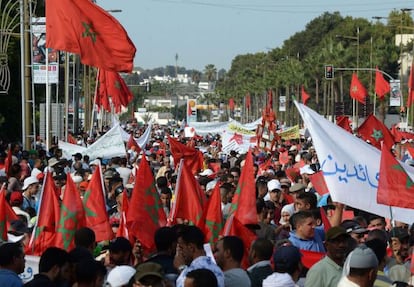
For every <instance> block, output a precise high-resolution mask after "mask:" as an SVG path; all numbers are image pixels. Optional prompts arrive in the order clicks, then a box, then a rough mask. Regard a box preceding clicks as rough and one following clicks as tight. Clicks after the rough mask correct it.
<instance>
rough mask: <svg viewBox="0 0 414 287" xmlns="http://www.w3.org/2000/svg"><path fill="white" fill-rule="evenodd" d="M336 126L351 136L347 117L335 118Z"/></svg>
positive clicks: (349, 122)
mask: <svg viewBox="0 0 414 287" xmlns="http://www.w3.org/2000/svg"><path fill="white" fill-rule="evenodd" d="M336 124H337V125H338V126H340V127H341V128H343V129H344V130H346V131H347V132H349V133H351V134H352V128H351V121H350V120H349V117H348V116H337V117H336Z"/></svg>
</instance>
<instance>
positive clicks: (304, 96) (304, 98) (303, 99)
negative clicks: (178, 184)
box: [302, 85, 310, 106]
mask: <svg viewBox="0 0 414 287" xmlns="http://www.w3.org/2000/svg"><path fill="white" fill-rule="evenodd" d="M309 99H310V96H309V94H308V93H307V92H306V91H305V87H304V86H303V85H302V103H303V104H304V105H305V106H306V103H307V102H308V100H309Z"/></svg>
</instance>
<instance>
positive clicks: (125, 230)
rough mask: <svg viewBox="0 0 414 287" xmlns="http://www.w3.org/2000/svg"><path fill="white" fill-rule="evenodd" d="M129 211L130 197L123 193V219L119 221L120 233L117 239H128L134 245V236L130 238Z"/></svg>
mask: <svg viewBox="0 0 414 287" xmlns="http://www.w3.org/2000/svg"><path fill="white" fill-rule="evenodd" d="M128 210H129V200H128V195H127V193H126V192H123V193H122V208H121V218H120V221H119V227H118V231H117V232H116V237H125V238H126V239H128V240H129V241H130V242H131V244H133V243H134V240H133V238H132V236H129V230H128V227H127V224H126V222H127V218H126V216H127V214H128Z"/></svg>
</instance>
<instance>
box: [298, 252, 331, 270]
mask: <svg viewBox="0 0 414 287" xmlns="http://www.w3.org/2000/svg"><path fill="white" fill-rule="evenodd" d="M300 253H302V264H303V266H305V267H306V268H308V269H310V268H311V267H312V266H313V265H315V264H316V263H318V262H319V261H320V260H321V259H322V258H324V257H325V255H326V254H325V253H324V252H317V251H310V250H304V249H300Z"/></svg>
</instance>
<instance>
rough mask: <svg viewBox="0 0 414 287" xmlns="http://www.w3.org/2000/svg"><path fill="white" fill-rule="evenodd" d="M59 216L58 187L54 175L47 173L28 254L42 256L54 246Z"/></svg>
mask: <svg viewBox="0 0 414 287" xmlns="http://www.w3.org/2000/svg"><path fill="white" fill-rule="evenodd" d="M59 215H60V206H59V200H58V196H57V191H56V186H55V183H54V181H53V178H52V174H51V173H50V172H46V174H45V178H44V182H43V188H42V192H41V197H40V203H39V210H38V212H37V222H36V225H35V227H34V230H33V233H32V237H31V239H30V242H29V246H28V248H27V249H26V254H31V255H38V256H40V255H41V254H42V253H43V251H45V250H46V249H47V248H48V247H50V246H54V241H55V236H56V228H57V226H58V225H59Z"/></svg>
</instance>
